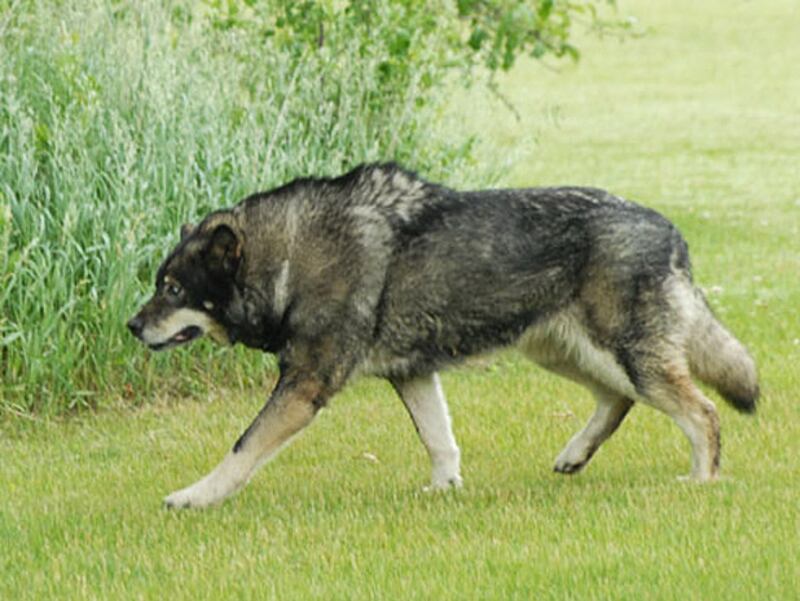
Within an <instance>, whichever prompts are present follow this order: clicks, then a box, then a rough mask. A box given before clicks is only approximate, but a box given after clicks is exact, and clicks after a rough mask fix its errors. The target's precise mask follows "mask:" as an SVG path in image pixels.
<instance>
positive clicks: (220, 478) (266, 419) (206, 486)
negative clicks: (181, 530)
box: [164, 379, 324, 508]
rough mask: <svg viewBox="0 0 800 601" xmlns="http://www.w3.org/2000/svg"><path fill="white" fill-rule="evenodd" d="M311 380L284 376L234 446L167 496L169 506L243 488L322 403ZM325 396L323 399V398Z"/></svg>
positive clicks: (215, 498)
mask: <svg viewBox="0 0 800 601" xmlns="http://www.w3.org/2000/svg"><path fill="white" fill-rule="evenodd" d="M321 390H322V388H321V386H319V385H318V384H317V383H316V382H315V381H312V380H302V381H292V380H290V379H282V380H281V381H280V382H279V383H278V385H277V386H276V387H275V390H274V391H273V392H272V395H271V396H270V399H269V400H268V401H267V404H266V405H265V406H264V408H263V409H262V410H261V411H260V412H259V414H258V416H257V417H256V419H255V420H254V421H253V423H252V424H250V426H249V427H248V428H247V430H246V431H245V432H244V434H242V436H241V437H240V438H239V440H238V441H237V442H236V444H235V445H234V447H233V449H232V450H231V451H230V452H229V453H228V454H227V455H226V456H225V458H224V459H223V460H222V462H221V463H220V464H219V465H218V466H217V467H216V468H214V470H212V471H211V472H210V473H209V474H208V475H207V476H205V477H204V478H202V479H200V480H199V481H197V482H195V483H194V484H192V485H191V486H189V487H187V488H184V489H182V490H179V491H177V492H175V493H172V494H171V495H169V496H168V497H167V498H166V499H164V503H165V504H166V505H167V507H175V508H183V507H207V506H209V505H214V504H216V503H219V502H221V501H222V500H223V499H225V498H226V497H229V496H230V495H232V494H234V493H235V492H237V491H238V490H239V489H241V488H242V487H243V486H244V485H245V484H247V481H248V480H249V479H250V478H251V476H252V475H253V474H254V473H255V472H256V470H257V469H258V468H259V467H260V466H261V465H263V464H264V463H265V462H266V461H267V460H269V459H270V458H272V457H274V456H275V455H276V454H277V452H278V451H279V450H280V449H281V448H282V447H283V446H285V445H286V444H287V443H288V442H289V441H290V440H291V439H292V437H293V436H294V435H296V434H297V433H299V432H300V431H301V430H302V429H303V428H305V427H306V426H307V425H308V424H309V423H311V420H312V419H313V418H314V415H315V414H316V412H317V409H318V408H319V406H320V404H321V400H320V399H321V398H322V397H321ZM323 400H324V399H323Z"/></svg>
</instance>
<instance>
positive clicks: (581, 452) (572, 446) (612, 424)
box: [553, 387, 633, 474]
mask: <svg viewBox="0 0 800 601" xmlns="http://www.w3.org/2000/svg"><path fill="white" fill-rule="evenodd" d="M593 388H594V396H595V400H596V401H597V407H596V408H595V412H594V414H593V415H592V417H591V418H589V421H588V423H587V424H586V426H584V428H583V430H581V431H580V432H578V433H577V434H576V435H575V436H573V437H572V439H571V440H570V441H569V443H568V444H567V446H566V447H564V450H563V451H561V453H559V455H558V457H557V458H556V462H555V465H554V466H553V470H554V471H556V472H559V473H561V474H574V473H575V472H578V471H580V470H581V469H583V467H584V466H585V465H586V464H587V463H588V462H589V460H590V459H591V458H592V455H594V453H595V451H597V449H598V448H600V445H601V444H603V442H605V441H606V440H607V439H608V438H609V437H610V436H611V435H612V434H613V433H614V432H615V431H616V429H617V428H618V427H619V425H620V424H621V423H622V420H623V419H625V416H626V415H627V414H628V411H630V409H631V407H633V401H631V400H630V399H628V398H626V397H624V396H622V395H618V394H616V393H613V392H611V391H610V390H608V389H604V388H601V387H593Z"/></svg>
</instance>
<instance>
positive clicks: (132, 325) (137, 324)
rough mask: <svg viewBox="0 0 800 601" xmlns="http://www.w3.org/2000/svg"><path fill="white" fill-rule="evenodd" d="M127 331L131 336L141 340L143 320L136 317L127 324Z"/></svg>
mask: <svg viewBox="0 0 800 601" xmlns="http://www.w3.org/2000/svg"><path fill="white" fill-rule="evenodd" d="M128 329H129V330H130V331H131V334H133V335H134V336H136V337H137V338H141V337H142V330H144V320H143V319H142V318H141V317H139V316H138V315H137V316H136V317H134V318H133V319H131V320H130V321H129V322H128Z"/></svg>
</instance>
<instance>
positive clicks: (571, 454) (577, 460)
mask: <svg viewBox="0 0 800 601" xmlns="http://www.w3.org/2000/svg"><path fill="white" fill-rule="evenodd" d="M589 457H590V455H589V453H586V452H584V451H583V450H582V449H579V450H577V451H576V450H574V448H573V447H571V446H568V447H567V448H566V449H564V450H563V451H561V453H560V454H559V455H558V457H556V463H555V465H554V466H553V471H556V472H558V473H559V474H574V473H576V472H579V471H580V470H582V469H583V468H584V466H586V464H587V463H588V462H589Z"/></svg>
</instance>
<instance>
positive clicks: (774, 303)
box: [0, 0, 800, 599]
mask: <svg viewBox="0 0 800 601" xmlns="http://www.w3.org/2000/svg"><path fill="white" fill-rule="evenodd" d="M622 9H623V10H627V11H630V12H633V13H635V14H637V15H639V16H640V18H641V20H642V23H643V25H645V26H647V27H649V28H650V31H649V33H648V34H647V35H646V37H644V38H643V39H640V40H636V41H629V42H626V43H625V44H622V45H620V44H618V43H617V42H615V41H613V40H605V41H597V40H587V41H586V42H585V43H584V44H583V49H584V52H585V54H584V60H583V62H582V63H581V64H580V65H579V66H578V67H577V68H572V67H568V68H563V69H562V72H561V73H552V72H550V71H547V70H544V69H542V68H541V67H538V66H536V65H521V66H520V68H519V69H518V70H517V71H515V72H514V73H513V74H512V75H511V76H510V77H508V78H507V79H503V80H501V85H502V89H503V90H504V91H505V93H506V94H507V95H508V96H509V97H511V98H512V100H513V101H514V102H515V104H516V105H517V108H518V109H519V110H520V112H521V113H522V115H523V120H522V121H521V122H517V121H515V119H514V118H513V117H512V116H511V115H510V114H509V113H508V112H507V111H505V109H503V108H502V106H501V105H500V104H499V103H496V102H493V101H489V100H486V99H483V98H479V97H476V96H466V97H462V98H459V99H457V100H456V101H455V102H454V108H453V110H454V112H456V113H457V114H461V115H464V116H465V117H464V118H463V121H464V122H465V123H468V125H469V126H470V127H471V128H473V129H474V130H475V131H478V132H482V134H483V136H484V138H485V139H486V140H487V145H486V147H485V148H486V149H487V150H486V156H487V159H486V160H487V161H489V160H492V161H497V160H502V157H503V156H504V155H505V154H507V155H517V156H518V155H519V153H520V150H521V149H522V150H523V151H526V150H527V151H528V153H527V154H524V155H523V156H522V157H521V158H519V160H518V161H517V162H516V163H514V164H513V165H512V166H511V167H510V168H509V170H508V172H507V175H506V177H505V182H504V183H508V184H514V185H539V184H550V183H565V182H569V183H583V184H591V185H599V186H603V187H607V188H610V189H612V190H614V191H616V192H618V193H621V194H623V195H626V196H628V197H631V198H635V199H638V200H640V201H641V202H643V203H645V204H648V205H650V206H653V207H656V208H658V209H659V210H661V211H662V212H663V213H665V214H666V215H668V216H669V217H670V218H671V219H672V220H674V221H675V222H676V223H677V224H678V225H679V226H680V227H681V229H682V230H683V232H684V234H685V235H686V237H687V239H688V240H689V243H690V247H691V249H692V255H693V259H694V265H695V274H696V278H697V280H698V282H699V283H700V284H701V285H702V286H703V287H704V288H706V289H707V290H708V293H709V297H710V301H711V303H712V304H713V306H714V307H715V309H716V311H717V313H718V314H719V315H720V317H721V318H722V319H723V321H725V323H726V324H727V325H729V326H730V328H731V329H732V330H733V331H734V332H736V334H737V335H738V336H739V337H740V338H741V339H742V340H743V341H745V342H746V343H747V344H748V346H749V347H750V348H751V350H752V352H753V353H754V355H755V356H756V359H757V361H758V363H759V366H760V368H761V376H762V382H763V398H762V404H761V407H760V411H759V414H758V415H757V416H756V417H755V418H749V417H744V416H741V415H739V414H736V413H735V412H734V411H732V410H731V409H730V408H728V407H727V406H726V405H724V403H722V402H719V403H718V405H719V408H720V413H721V419H722V427H723V472H724V474H725V478H724V479H723V480H721V481H720V482H718V483H715V484H713V485H705V486H697V485H691V484H685V483H680V482H678V481H677V480H676V476H677V475H679V474H683V473H686V471H688V466H689V449H688V444H687V443H686V441H685V440H684V439H683V437H682V435H681V434H680V432H679V430H678V429H677V427H676V426H675V425H674V424H672V423H671V421H670V420H669V419H668V418H666V417H665V416H663V415H661V414H658V413H657V412H655V411H653V410H652V409H649V408H647V407H636V408H635V409H634V410H633V411H632V412H631V415H630V416H629V417H628V418H627V419H626V421H625V423H624V424H623V426H622V427H621V429H620V431H619V432H618V433H617V434H616V435H615V437H614V438H613V439H612V440H610V441H609V442H608V443H607V444H606V445H605V446H604V447H603V449H602V450H601V451H599V452H598V454H597V456H596V457H595V459H594V460H593V462H592V464H591V465H590V466H589V467H588V468H587V470H586V471H585V472H584V473H582V474H580V475H578V476H575V477H569V478H566V477H562V476H558V475H556V474H553V473H552V472H551V465H552V461H553V459H554V458H555V456H556V454H557V453H558V451H559V450H560V449H561V447H562V446H563V444H565V443H566V441H567V440H568V439H569V437H570V436H571V435H572V434H573V433H574V432H575V431H576V430H577V429H579V428H580V427H581V426H582V424H583V421H584V420H585V419H586V418H587V417H588V415H589V414H590V413H591V411H592V402H591V399H590V397H589V395H588V394H587V393H586V392H584V391H583V390H582V389H580V388H578V387H575V386H574V385H572V384H569V383H566V382H564V381H562V380H559V379H556V378H554V377H552V376H550V375H548V374H546V373H544V372H543V371H541V370H539V369H537V368H535V367H533V366H531V365H530V364H528V363H527V362H525V361H524V360H522V359H521V358H519V357H518V356H517V355H515V354H513V353H503V354H501V355H498V356H496V357H494V358H491V359H489V360H483V361H481V362H478V363H475V364H472V365H471V366H469V367H466V368H462V369H459V370H454V371H451V372H449V373H447V374H446V375H445V376H444V378H443V381H444V386H445V390H446V392H447V394H448V396H449V399H450V405H451V410H452V413H453V416H454V427H455V431H456V435H457V437H458V439H459V442H460V445H461V448H462V453H463V473H464V477H465V488H464V489H463V490H461V491H458V492H457V493H455V494H444V495H440V494H436V495H429V494H425V493H423V492H422V491H421V487H422V485H423V484H425V483H426V481H427V478H428V461H427V457H426V456H425V452H424V450H423V448H422V446H421V445H420V444H419V442H418V441H417V439H416V434H415V432H414V429H413V427H412V425H411V422H410V420H409V419H408V416H407V415H406V413H405V410H404V409H403V408H402V405H401V404H400V402H399V401H398V400H397V399H396V398H395V397H394V394H393V393H392V391H391V389H390V387H389V386H388V385H386V384H385V383H382V382H379V381H377V380H371V379H366V380H362V381H359V382H356V383H354V384H353V385H352V386H350V387H349V388H348V389H347V390H346V391H344V392H343V393H342V394H340V395H339V396H338V397H337V398H336V399H335V400H334V401H333V402H332V404H331V407H330V408H329V409H328V410H326V411H324V412H323V413H322V414H321V415H320V417H319V419H318V420H317V421H316V422H315V423H314V424H313V425H312V427H311V428H309V430H308V431H307V432H306V433H305V434H304V435H303V436H302V437H301V438H299V439H298V440H297V441H295V443H294V444H293V446H291V447H290V448H288V449H287V450H285V451H284V452H283V453H282V454H281V455H280V456H279V457H278V458H277V459H276V460H275V461H273V462H272V463H271V464H269V465H268V466H266V467H265V468H264V469H263V470H262V471H261V472H260V473H259V474H258V475H257V476H256V477H255V478H254V480H253V482H251V484H250V486H249V487H248V488H246V489H245V490H244V491H243V492H242V493H241V494H240V495H239V496H238V497H236V498H234V499H233V500H231V501H229V502H227V503H226V504H224V505H223V506H221V507H219V508H216V509H213V510H210V511H205V512H181V513H176V512H168V511H165V510H162V509H161V507H160V505H159V504H160V499H161V497H162V496H163V495H165V494H167V493H168V492H171V491H172V490H174V489H176V488H178V487H180V486H183V485H185V484H188V483H190V482H192V481H194V480H195V479H196V478H198V477H200V476H201V475H203V474H204V473H205V472H206V471H207V470H208V469H210V468H211V467H213V465H215V463H216V461H218V460H219V459H220V458H221V457H222V455H223V454H224V453H225V452H226V451H227V450H228V448H229V447H230V445H231V444H232V443H233V441H234V440H235V439H236V437H237V436H238V434H239V433H240V432H241V430H242V429H243V428H244V427H246V425H247V424H248V423H249V420H250V419H251V418H252V416H253V415H254V414H255V413H256V411H257V410H258V408H259V407H260V405H261V404H262V403H263V401H264V399H265V398H266V392H267V391H266V390H264V389H257V390H256V389H253V390H249V389H235V390H226V389H224V388H220V389H219V390H218V392H216V393H215V394H214V395H212V396H211V397H210V398H209V400H208V402H207V403H197V402H185V401H184V402H181V400H180V399H166V400H161V401H159V402H156V403H154V404H152V405H151V406H149V407H146V408H144V409H139V410H136V411H133V410H129V409H125V408H124V407H123V408H120V409H119V410H116V411H114V410H112V411H106V412H103V413H100V414H98V415H83V416H80V417H78V418H73V419H67V420H63V421H58V420H42V421H31V420H16V421H13V422H8V421H7V422H4V423H3V424H2V429H0V457H2V459H0V598H4V599H5V598H9V599H41V598H59V599H68V598H79V599H84V598H97V599H112V598H258V599H264V598H276V599H307V598H323V599H369V598H372V599H405V598H429V599H445V598H452V599H465V598H466V599H485V598H494V599H511V598H519V599H790V598H794V597H796V595H797V591H798V590H800V569H798V567H797V558H798V557H799V556H800V537H799V536H798V532H800V517H799V516H800V512H799V511H798V499H799V498H800V481H799V480H798V475H799V474H800V443H799V442H798V441H800V426H798V424H800V404H798V402H797V394H798V390H799V389H800V368H798V365H800V317H798V310H797V307H798V306H800V282H799V281H798V279H799V278H798V275H800V242H799V240H800V231H798V230H799V228H800V188H798V181H799V180H798V175H797V174H798V169H797V165H798V164H800V146H798V144H797V140H800V117H799V116H798V112H797V99H798V98H800V78H798V77H797V74H798V72H797V59H798V57H799V56H800V39H798V37H797V35H796V23H798V20H799V19H800V8H798V7H797V5H796V3H794V2H792V1H788V0H787V1H777V0H775V1H769V2H763V3H752V2H733V3H728V2H722V1H721V0H713V1H709V2H704V3H702V5H699V4H697V3H690V2H687V1H680V2H666V1H661V0H659V1H658V2H653V1H649V2H646V1H644V0H642V1H640V2H636V3H625V4H623V6H622ZM534 138H535V139H536V142H537V143H536V144H535V145H534V144H533V140H534ZM142 352H146V351H144V350H143V351H142ZM180 352H184V351H180ZM185 352H192V351H191V349H187V350H186V351H185ZM263 379H264V378H263V375H262V374H258V375H256V376H254V380H257V381H259V382H261V381H262V380H263Z"/></svg>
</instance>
